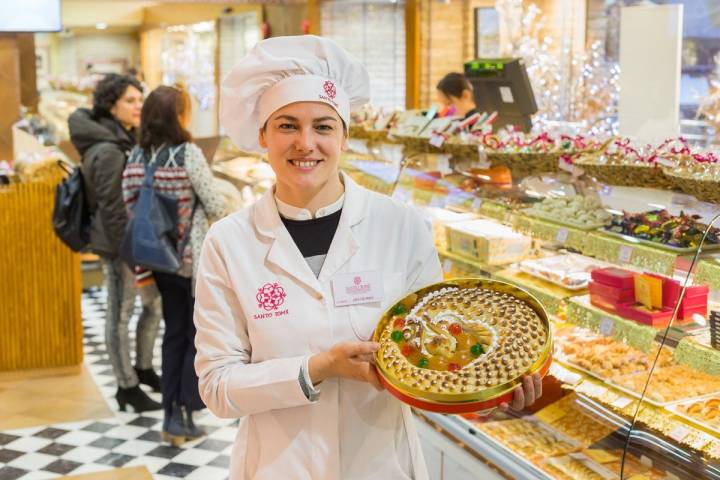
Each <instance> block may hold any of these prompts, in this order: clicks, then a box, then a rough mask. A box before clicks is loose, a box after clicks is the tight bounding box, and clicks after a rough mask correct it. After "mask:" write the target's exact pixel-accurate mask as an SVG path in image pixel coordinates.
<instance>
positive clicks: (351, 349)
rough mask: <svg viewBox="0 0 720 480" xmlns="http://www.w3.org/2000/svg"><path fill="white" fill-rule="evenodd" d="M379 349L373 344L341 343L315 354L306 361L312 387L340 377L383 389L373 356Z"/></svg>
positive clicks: (376, 344)
mask: <svg viewBox="0 0 720 480" xmlns="http://www.w3.org/2000/svg"><path fill="white" fill-rule="evenodd" d="M378 348H380V344H379V343H375V342H341V343H338V344H336V345H335V346H333V347H332V348H331V349H330V350H328V351H326V352H320V353H316V354H315V355H313V356H312V357H310V359H309V360H308V373H309V374H310V380H312V382H313V384H314V385H317V384H318V383H320V382H322V381H323V380H325V379H327V378H333V377H342V378H349V379H351V380H358V381H360V382H367V383H369V384H371V385H372V386H374V387H375V388H376V389H378V390H382V389H383V385H382V383H380V378H379V377H378V374H377V370H376V369H375V360H374V358H375V357H374V354H375V352H376V351H377V350H378Z"/></svg>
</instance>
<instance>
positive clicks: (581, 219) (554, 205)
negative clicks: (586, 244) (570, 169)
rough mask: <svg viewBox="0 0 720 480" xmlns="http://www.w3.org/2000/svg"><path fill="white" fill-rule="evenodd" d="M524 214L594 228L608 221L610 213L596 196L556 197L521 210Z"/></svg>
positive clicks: (580, 227)
mask: <svg viewBox="0 0 720 480" xmlns="http://www.w3.org/2000/svg"><path fill="white" fill-rule="evenodd" d="M523 213H525V214H526V215H529V216H532V217H537V218H541V219H543V220H550V221H551V222H554V223H559V224H561V225H566V226H569V227H575V228H579V229H582V230H594V229H597V228H600V227H603V226H605V225H607V224H609V223H610V221H611V220H612V214H610V212H608V211H607V210H606V209H605V208H603V206H602V203H601V202H600V200H599V199H598V198H597V197H583V196H579V195H576V196H573V197H556V198H546V199H545V200H543V201H542V202H539V203H536V204H534V205H533V206H532V207H530V208H527V209H525V210H523Z"/></svg>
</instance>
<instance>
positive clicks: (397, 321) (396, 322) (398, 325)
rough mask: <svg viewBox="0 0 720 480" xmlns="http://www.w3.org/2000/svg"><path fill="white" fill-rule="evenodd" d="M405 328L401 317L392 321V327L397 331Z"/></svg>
mask: <svg viewBox="0 0 720 480" xmlns="http://www.w3.org/2000/svg"><path fill="white" fill-rule="evenodd" d="M404 326H405V319H404V318H403V317H396V318H395V320H394V321H393V327H395V328H396V329H397V330H402V328H403V327H404Z"/></svg>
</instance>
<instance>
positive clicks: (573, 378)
mask: <svg viewBox="0 0 720 480" xmlns="http://www.w3.org/2000/svg"><path fill="white" fill-rule="evenodd" d="M550 375H552V376H553V377H555V378H557V379H558V380H560V381H561V382H563V383H567V384H569V385H573V386H575V385H577V384H578V383H580V381H581V380H582V376H581V375H578V374H577V373H575V372H571V371H570V370H568V369H566V368H563V367H561V366H559V365H558V364H556V363H553V364H552V366H550Z"/></svg>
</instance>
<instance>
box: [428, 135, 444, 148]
mask: <svg viewBox="0 0 720 480" xmlns="http://www.w3.org/2000/svg"><path fill="white" fill-rule="evenodd" d="M429 143H430V145H432V146H433V147H435V148H441V147H442V146H443V144H444V143H445V135H439V134H437V133H433V134H432V135H430V142H429Z"/></svg>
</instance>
